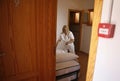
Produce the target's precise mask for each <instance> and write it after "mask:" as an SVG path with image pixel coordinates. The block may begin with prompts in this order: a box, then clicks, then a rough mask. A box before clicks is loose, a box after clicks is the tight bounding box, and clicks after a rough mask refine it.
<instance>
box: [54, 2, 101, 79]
mask: <svg viewBox="0 0 120 81" xmlns="http://www.w3.org/2000/svg"><path fill="white" fill-rule="evenodd" d="M91 2H92V6H94V0H88V1H84V0H83V3H82V1H80V2H76V5H77V4H78V5H79V6H82V5H86V6H89V5H91ZM102 2H103V1H102V0H95V8H94V7H93V8H94V20H93V21H94V22H93V25H92V26H91V27H92V37H91V43H90V51H89V57H88V58H89V59H87V60H88V64H87V66H86V68H87V70H86V71H87V72H86V73H85V74H84V75H82V74H81V77H82V78H84V80H81V79H82V78H81V77H80V81H92V77H93V73H94V64H95V58H96V51H97V42H98V36H97V25H98V23H99V22H100V16H101V10H102ZM68 3H71V4H73V3H75V2H74V1H73V0H69V1H66V0H58V6H57V7H58V10H57V32H56V33H57V36H58V35H59V33H60V32H61V27H62V26H63V25H64V24H67V25H68V9H75V10H76V9H77V10H81V9H78V8H77V7H74V6H73V5H70V4H68ZM88 3H89V4H88ZM60 4H62V5H60ZM66 6H67V7H66ZM69 7H70V8H69ZM84 7H85V6H84ZM86 8H87V7H85V9H86ZM90 9H91V8H90ZM83 59H84V58H83ZM81 67H82V66H81ZM83 68H84V67H83ZM85 79H86V80H85Z"/></svg>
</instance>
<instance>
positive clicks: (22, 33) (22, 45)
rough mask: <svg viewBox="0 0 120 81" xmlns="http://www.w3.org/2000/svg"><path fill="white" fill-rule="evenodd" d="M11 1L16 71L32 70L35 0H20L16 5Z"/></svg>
mask: <svg viewBox="0 0 120 81" xmlns="http://www.w3.org/2000/svg"><path fill="white" fill-rule="evenodd" d="M12 1H13V0H12ZM12 1H11V9H10V10H11V13H10V15H12V19H11V21H12V24H11V28H12V33H13V34H12V37H13V38H12V39H13V40H12V41H13V49H14V51H15V56H16V70H17V72H16V73H23V72H29V71H33V70H35V68H36V64H35V63H36V40H35V39H36V38H35V37H36V36H35V1H34V0H20V2H19V5H18V6H16V5H15V4H14V2H12Z"/></svg>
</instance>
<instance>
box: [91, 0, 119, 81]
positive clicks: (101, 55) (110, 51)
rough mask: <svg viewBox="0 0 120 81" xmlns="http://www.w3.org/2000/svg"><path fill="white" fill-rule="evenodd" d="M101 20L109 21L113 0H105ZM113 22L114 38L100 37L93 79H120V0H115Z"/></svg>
mask: <svg viewBox="0 0 120 81" xmlns="http://www.w3.org/2000/svg"><path fill="white" fill-rule="evenodd" d="M103 1H104V2H103V11H102V19H101V22H108V18H110V17H109V13H110V12H109V10H110V7H109V4H111V3H110V2H111V0H103ZM111 23H112V24H115V25H116V29H115V35H114V38H110V39H105V38H99V43H98V49H97V50H98V51H97V57H96V64H95V71H94V76H93V81H120V0H114V4H113V11H112V18H111Z"/></svg>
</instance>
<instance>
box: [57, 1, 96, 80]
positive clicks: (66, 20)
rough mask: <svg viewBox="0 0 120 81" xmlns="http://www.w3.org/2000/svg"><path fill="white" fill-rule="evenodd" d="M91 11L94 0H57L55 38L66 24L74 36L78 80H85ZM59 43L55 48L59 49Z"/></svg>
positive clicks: (90, 29)
mask: <svg viewBox="0 0 120 81" xmlns="http://www.w3.org/2000/svg"><path fill="white" fill-rule="evenodd" d="M93 12H94V0H74V1H73V0H69V1H68V0H58V2H57V30H56V34H57V35H56V36H57V38H56V40H58V39H59V36H60V34H61V32H62V27H63V26H64V25H68V26H69V29H70V31H71V32H72V33H73V35H74V38H75V40H74V45H75V54H76V55H78V56H79V58H78V62H79V63H80V74H79V80H80V81H86V72H87V65H88V58H89V49H90V38H91V31H92V22H91V20H92V18H93V16H92V15H93V14H91V13H93ZM76 16H78V17H76ZM90 19H91V20H90ZM61 45H62V44H59V45H58V46H57V48H56V49H61V48H62V46H61ZM66 58H67V57H66ZM66 81H67V80H66Z"/></svg>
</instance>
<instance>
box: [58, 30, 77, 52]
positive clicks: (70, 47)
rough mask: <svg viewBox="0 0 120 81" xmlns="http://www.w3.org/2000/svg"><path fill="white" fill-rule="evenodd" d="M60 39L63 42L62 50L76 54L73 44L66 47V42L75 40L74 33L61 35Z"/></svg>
mask: <svg viewBox="0 0 120 81" xmlns="http://www.w3.org/2000/svg"><path fill="white" fill-rule="evenodd" d="M59 39H60V40H61V43H60V44H61V49H62V50H64V51H67V50H69V51H70V53H75V50H74V49H75V48H74V44H73V43H69V44H68V45H65V43H66V42H68V41H70V39H74V36H73V33H72V32H71V31H70V32H69V34H68V35H65V34H64V33H62V34H60V37H59Z"/></svg>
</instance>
